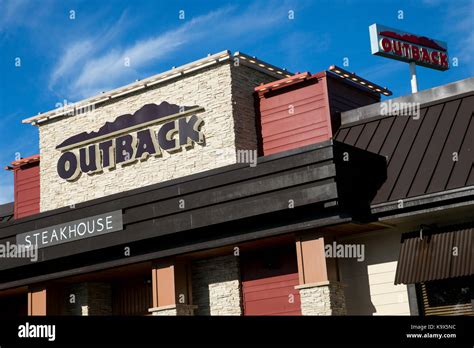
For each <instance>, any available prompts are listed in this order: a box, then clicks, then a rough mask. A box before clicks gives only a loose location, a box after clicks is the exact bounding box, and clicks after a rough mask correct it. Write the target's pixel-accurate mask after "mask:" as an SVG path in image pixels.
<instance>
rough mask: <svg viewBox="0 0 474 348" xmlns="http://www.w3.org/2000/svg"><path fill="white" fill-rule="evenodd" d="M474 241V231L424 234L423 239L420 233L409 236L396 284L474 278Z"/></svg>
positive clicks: (402, 247)
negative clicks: (471, 276)
mask: <svg viewBox="0 0 474 348" xmlns="http://www.w3.org/2000/svg"><path fill="white" fill-rule="evenodd" d="M473 240H474V228H472V227H470V228H462V229H456V230H454V229H453V230H447V231H439V232H436V233H430V234H424V235H423V239H420V236H419V234H418V233H409V234H405V235H404V236H403V241H402V246H401V249H400V256H399V258H398V260H399V261H398V265H397V273H396V275H395V284H414V283H420V282H425V281H431V280H439V279H447V278H454V277H462V276H469V275H473V274H474V263H473V261H474V258H473V255H472V254H473V250H474V248H473V247H474V246H473ZM455 248H457V249H455ZM454 250H457V254H455V252H454Z"/></svg>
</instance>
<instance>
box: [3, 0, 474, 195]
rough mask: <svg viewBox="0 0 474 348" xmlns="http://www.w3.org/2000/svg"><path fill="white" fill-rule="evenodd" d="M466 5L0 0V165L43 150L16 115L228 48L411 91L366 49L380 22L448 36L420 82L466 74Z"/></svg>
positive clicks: (404, 75)
mask: <svg viewBox="0 0 474 348" xmlns="http://www.w3.org/2000/svg"><path fill="white" fill-rule="evenodd" d="M70 11H74V12H75V19H71V18H70V17H71V12H70ZM180 11H184V19H180V18H179V15H180ZM289 11H294V19H290V18H289V16H288V14H289ZM399 11H403V19H399V18H398V17H399V14H400V12H399ZM473 14H474V0H473V1H441V0H426V1H405V2H400V1H342V0H332V1H303V0H301V1H297V0H293V1H268V0H267V1H231V2H228V3H226V2H225V1H199V0H195V1H187V0H174V1H158V0H155V1H152V0H138V1H136V0H134V1H131V0H129V1H121V0H112V1H74V0H69V1H60V0H42V1H39V0H35V1H33V0H30V1H22V0H0V131H1V132H0V134H1V137H0V148H1V151H0V165H1V166H2V167H4V166H5V165H7V164H8V163H10V162H11V161H12V160H14V158H15V153H17V152H19V153H20V154H21V156H22V157H27V156H30V155H33V154H36V153H38V151H39V150H38V134H37V129H36V128H35V127H33V126H31V125H24V124H22V123H21V120H23V119H25V118H27V117H30V116H33V115H36V114H37V113H38V112H46V111H48V110H51V109H54V108H55V106H56V104H57V103H62V102H63V101H64V100H67V102H68V103H71V102H76V101H79V100H81V99H83V98H86V97H89V96H92V95H94V94H96V93H98V92H100V91H106V90H108V89H111V88H115V87H119V86H121V85H123V84H127V83H130V82H133V81H135V80H136V79H142V78H145V77H147V76H150V75H153V74H156V73H159V72H162V71H165V70H168V69H170V68H171V67H172V66H179V65H181V64H184V63H187V62H190V61H193V60H196V59H199V58H202V57H204V56H206V55H207V54H208V53H216V52H219V51H221V50H224V49H229V50H231V51H232V52H234V51H242V52H245V53H247V54H250V55H255V56H257V57H258V58H260V59H262V60H265V61H267V62H269V63H271V64H274V65H277V66H280V67H285V68H287V69H288V70H290V71H293V72H296V71H300V72H302V71H310V72H313V73H314V72H318V71H321V70H324V69H326V68H327V67H329V66H330V65H332V64H336V65H340V66H342V65H343V64H342V63H343V59H344V58H348V59H349V67H348V68H347V69H348V70H350V71H354V72H356V73H357V74H359V75H361V76H363V77H365V78H367V79H369V80H372V81H374V82H375V83H378V84H381V85H383V86H387V87H389V88H390V89H391V90H392V91H393V92H394V96H400V95H405V94H408V93H410V84H409V76H408V75H409V72H408V65H407V64H405V63H401V62H398V61H394V60H390V59H385V58H382V57H377V56H372V55H371V53H370V44H369V33H368V26H369V25H370V24H373V23H380V24H383V25H386V26H391V27H394V28H398V29H401V30H404V31H408V32H412V33H416V34H419V35H425V36H430V37H432V38H435V39H439V40H442V41H446V42H447V43H448V47H449V53H450V56H451V58H452V57H457V58H458V60H459V66H458V67H452V68H451V69H450V70H448V71H445V72H439V71H436V70H431V69H427V68H422V67H418V80H419V88H420V89H427V88H431V87H434V86H439V85H443V84H446V83H449V82H453V81H457V80H461V79H464V78H468V77H471V76H473V72H474V69H473V63H474V61H473V60H474V57H473V56H474V55H473V47H474V24H473V23H474V21H472V20H470V19H472V16H473ZM124 57H129V58H130V66H129V67H125V66H124V64H123V59H124ZM16 58H20V59H21V66H19V67H17V66H15V62H16V60H15V59H16ZM12 192H13V180H12V174H11V173H9V172H6V171H4V170H1V171H0V204H1V203H4V202H8V201H11V200H12V199H13V195H12Z"/></svg>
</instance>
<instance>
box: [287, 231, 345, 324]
mask: <svg viewBox="0 0 474 348" xmlns="http://www.w3.org/2000/svg"><path fill="white" fill-rule="evenodd" d="M325 241H326V242H329V239H328V238H324V237H322V236H320V235H316V234H314V233H313V234H306V235H302V236H299V237H298V238H297V240H296V251H297V257H298V274H299V283H300V285H299V286H296V287H295V288H296V289H298V290H299V291H300V298H301V313H302V314H303V315H345V314H346V303H345V297H344V289H343V287H342V284H341V283H340V281H339V274H338V269H337V260H336V259H335V258H328V259H327V258H326V256H325V253H324V245H325ZM331 241H332V240H331Z"/></svg>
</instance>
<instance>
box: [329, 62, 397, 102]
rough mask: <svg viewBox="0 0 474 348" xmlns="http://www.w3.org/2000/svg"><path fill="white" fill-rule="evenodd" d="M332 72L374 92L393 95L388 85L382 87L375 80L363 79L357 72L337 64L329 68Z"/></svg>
mask: <svg viewBox="0 0 474 348" xmlns="http://www.w3.org/2000/svg"><path fill="white" fill-rule="evenodd" d="M328 70H329V71H330V72H331V73H333V74H335V75H337V76H339V77H341V78H349V79H350V81H351V82H353V83H356V84H359V85H360V86H362V87H364V88H368V89H370V90H371V91H373V92H377V93H380V94H383V95H386V96H389V95H392V92H391V91H390V90H388V89H387V88H386V87H381V86H379V85H376V84H375V83H373V82H370V81H368V80H366V79H363V78H362V77H360V76H358V75H357V74H355V73H351V72H349V71H347V70H344V69H342V68H340V67H338V66H336V65H332V66H330V67H329V69H328Z"/></svg>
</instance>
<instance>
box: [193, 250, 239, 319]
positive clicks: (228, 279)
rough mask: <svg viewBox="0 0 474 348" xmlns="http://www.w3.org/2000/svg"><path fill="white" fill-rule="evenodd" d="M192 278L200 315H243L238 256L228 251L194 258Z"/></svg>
mask: <svg viewBox="0 0 474 348" xmlns="http://www.w3.org/2000/svg"><path fill="white" fill-rule="evenodd" d="M192 279H193V297H194V300H195V303H196V304H197V305H198V309H197V311H196V314H197V315H242V299H241V291H240V290H241V289H240V267H239V258H238V257H236V256H234V255H226V256H219V257H213V258H210V259H205V260H199V261H195V262H194V263H193V266H192Z"/></svg>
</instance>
